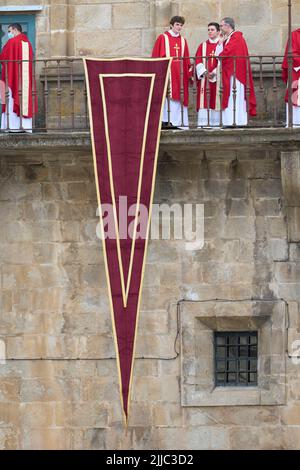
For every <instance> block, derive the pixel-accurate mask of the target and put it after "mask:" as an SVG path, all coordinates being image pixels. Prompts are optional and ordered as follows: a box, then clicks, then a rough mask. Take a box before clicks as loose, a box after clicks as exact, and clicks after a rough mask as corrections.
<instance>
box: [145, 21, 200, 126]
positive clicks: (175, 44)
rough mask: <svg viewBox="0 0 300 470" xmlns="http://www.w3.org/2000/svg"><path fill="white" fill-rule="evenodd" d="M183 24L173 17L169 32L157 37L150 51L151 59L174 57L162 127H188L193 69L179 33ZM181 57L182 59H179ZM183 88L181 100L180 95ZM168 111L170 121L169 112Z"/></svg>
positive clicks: (187, 49) (185, 43) (186, 46)
mask: <svg viewBox="0 0 300 470" xmlns="http://www.w3.org/2000/svg"><path fill="white" fill-rule="evenodd" d="M184 23H185V19H184V18H183V17H182V16H174V17H173V18H172V19H171V21H170V30H169V31H167V32H166V33H164V34H161V35H160V36H158V38H157V40H156V42H155V44H154V48H153V51H152V57H174V59H173V61H172V65H171V77H170V91H169V97H170V100H169V103H168V100H166V102H165V106H164V110H163V118H162V121H163V126H166V125H167V124H168V122H170V124H171V125H172V126H173V127H180V126H182V125H183V126H184V127H188V125H189V122H188V104H189V80H190V79H191V80H192V75H193V67H192V65H191V62H190V58H189V57H190V53H189V48H188V45H187V41H186V39H184V38H183V37H182V36H181V34H180V32H181V30H182V27H183V25H184ZM181 57H183V59H180V58H181ZM181 87H183V99H182V95H181ZM168 110H170V119H169V112H168Z"/></svg>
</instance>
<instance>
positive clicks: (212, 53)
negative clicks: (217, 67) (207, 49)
mask: <svg viewBox="0 0 300 470" xmlns="http://www.w3.org/2000/svg"><path fill="white" fill-rule="evenodd" d="M209 56H210V57H211V65H213V63H214V58H215V57H216V54H215V51H212V52H211V53H210V54H209Z"/></svg>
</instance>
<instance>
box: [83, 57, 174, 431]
mask: <svg viewBox="0 0 300 470" xmlns="http://www.w3.org/2000/svg"><path fill="white" fill-rule="evenodd" d="M170 64H171V59H136V58H122V59H84V66H85V75H86V83H87V92H88V101H89V113H90V126H91V138H92V146H93V157H94V169H95V179H96V187H97V195H98V204H99V209H100V221H101V230H102V240H103V251H104V260H105V268H106V275H107V283H108V291H109V297H110V306H111V314H112V323H113V332H114V338H115V346H116V354H117V362H118V370H119V380H120V391H121V400H122V407H123V411H124V415H125V420H126V422H127V419H128V413H129V402H130V390H131V384H132V373H133V362H134V351H135V342H136V335H137V327H138V316H139V308H140V303H141V291H142V284H143V275H144V269H145V263H146V253H147V244H148V238H149V228H150V218H151V208H152V202H153V193H154V186H155V177H156V167H157V157H158V149H159V140H160V131H161V120H162V109H163V105H164V101H165V98H166V92H167V83H168V76H169V71H170Z"/></svg>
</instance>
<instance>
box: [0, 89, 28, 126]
mask: <svg viewBox="0 0 300 470" xmlns="http://www.w3.org/2000/svg"><path fill="white" fill-rule="evenodd" d="M8 91H9V97H8V106H6V111H5V113H2V117H1V129H2V130H7V131H8V132H22V131H26V132H30V133H31V132H32V118H24V117H23V118H22V120H21V118H20V116H18V115H17V114H16V113H14V111H13V109H14V99H13V97H12V93H11V89H10V88H9V89H8ZM7 108H8V109H7Z"/></svg>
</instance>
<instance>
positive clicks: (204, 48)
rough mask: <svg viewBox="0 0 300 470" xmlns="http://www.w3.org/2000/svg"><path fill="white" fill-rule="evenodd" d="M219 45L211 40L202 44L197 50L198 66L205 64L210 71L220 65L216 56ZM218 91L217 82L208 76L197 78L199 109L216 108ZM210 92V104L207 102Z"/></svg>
mask: <svg viewBox="0 0 300 470" xmlns="http://www.w3.org/2000/svg"><path fill="white" fill-rule="evenodd" d="M217 45H218V43H216V44H213V43H211V42H210V41H209V40H207V41H206V42H204V43H202V44H200V46H199V47H198V49H197V52H196V66H197V65H198V64H203V65H204V67H205V68H206V70H207V71H208V72H213V71H214V70H215V69H216V68H217V66H218V60H217V59H216V57H215V53H216V47H217ZM205 56H207V57H209V59H206V58H205ZM207 81H208V83H207ZM208 88H209V90H208ZM216 92H217V82H215V83H212V82H210V81H209V80H208V79H207V77H203V78H202V79H201V80H197V111H199V109H207V108H210V109H216ZM208 93H209V106H208V103H207V101H208Z"/></svg>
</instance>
